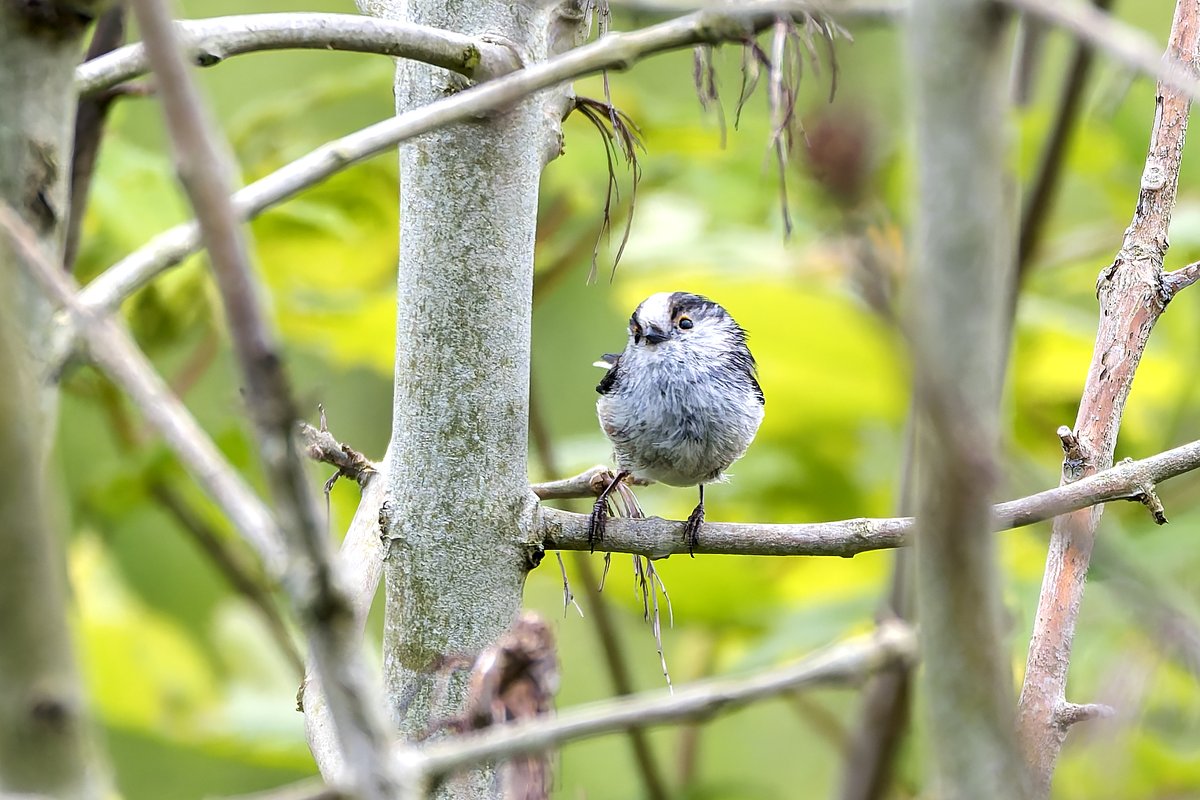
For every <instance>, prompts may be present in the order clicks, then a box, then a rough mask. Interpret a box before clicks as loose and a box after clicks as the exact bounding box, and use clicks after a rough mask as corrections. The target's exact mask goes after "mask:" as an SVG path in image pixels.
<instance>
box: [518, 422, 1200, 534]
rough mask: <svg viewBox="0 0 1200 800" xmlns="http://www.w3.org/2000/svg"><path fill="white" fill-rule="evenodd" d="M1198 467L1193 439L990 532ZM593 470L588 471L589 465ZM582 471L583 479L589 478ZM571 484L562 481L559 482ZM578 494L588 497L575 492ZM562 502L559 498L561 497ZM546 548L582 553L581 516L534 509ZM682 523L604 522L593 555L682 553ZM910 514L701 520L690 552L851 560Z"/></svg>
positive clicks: (903, 527) (1046, 499)
mask: <svg viewBox="0 0 1200 800" xmlns="http://www.w3.org/2000/svg"><path fill="white" fill-rule="evenodd" d="M1197 468H1200V441H1196V442H1192V443H1190V444H1186V445H1183V446H1182V447H1176V448H1175V449H1173V450H1167V451H1166V452H1163V453H1159V454H1158V455H1155V456H1151V457H1149V458H1144V459H1142V460H1140V461H1123V462H1122V463H1120V464H1118V465H1116V466H1114V467H1112V468H1111V469H1108V470H1105V471H1104V472H1099V473H1097V474H1095V475H1092V476H1090V477H1087V478H1083V479H1082V480H1078V481H1075V482H1074V483H1069V484H1066V485H1064V486H1058V487H1055V488H1053V489H1047V490H1046V491H1044V492H1039V493H1038V494H1034V495H1030V496H1028V497H1023V498H1021V499H1019V500H1010V501H1008V502H1006V503H999V504H997V505H996V506H995V519H994V524H995V529H996V530H1007V529H1009V528H1020V527H1022V526H1025V525H1032V524H1033V523H1035V522H1042V521H1044V520H1048V519H1051V518H1053V517H1056V516H1058V515H1059V514H1066V513H1068V512H1070V511H1077V510H1079V509H1081V508H1087V507H1088V506H1094V505H1096V504H1098V503H1107V502H1110V501H1113V500H1135V499H1136V500H1140V499H1141V496H1142V495H1143V494H1145V492H1146V489H1147V487H1153V486H1154V484H1156V483H1159V482H1161V481H1164V480H1167V479H1168V478H1173V477H1175V476H1176V475H1182V474H1183V473H1185V472H1190V471H1192V470H1194V469H1197ZM593 469H594V468H593ZM590 472H591V470H589V471H588V473H584V474H585V475H587V474H589V473H590ZM571 480H575V479H568V480H567V481H562V482H560V483H563V484H566V483H569V482H570V481H571ZM577 496H580V497H585V496H591V495H590V494H585V493H582V492H581V494H579V495H577ZM560 497H561V495H560ZM541 515H542V526H543V532H544V537H545V546H546V548H547V549H550V550H589V549H591V548H592V545H591V544H590V543H589V542H588V518H587V516H585V515H583V514H573V513H570V512H568V511H562V510H559V509H557V508H548V507H543V508H542V509H541ZM683 525H684V523H682V522H676V521H673V520H666V519H662V518H660V517H649V518H646V519H628V518H624V517H620V518H613V519H610V520H609V521H608V523H607V525H606V526H605V529H604V540H603V541H601V542H597V543H596V545H595V549H596V550H602V551H606V552H613V553H636V554H638V555H643V556H648V557H650V558H663V557H665V556H669V555H675V554H678V553H686V552H688V546H687V543H686V541H685V540H684V537H683ZM912 529H913V519H912V517H894V518H885V519H870V518H859V519H848V520H839V521H836V522H811V523H799V524H759V523H744V522H708V523H705V525H704V530H703V531H702V532H701V535H700V543H699V544H698V545H697V546H696V548H695V552H697V553H710V554H722V555H764V556H842V557H851V556H855V555H858V554H859V553H865V552H868V551H871V550H887V549H891V548H895V547H904V546H906V545H908V544H910V539H911V536H912Z"/></svg>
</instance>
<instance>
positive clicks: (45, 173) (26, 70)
mask: <svg viewBox="0 0 1200 800" xmlns="http://www.w3.org/2000/svg"><path fill="white" fill-rule="evenodd" d="M99 5H101V4H100V3H98V2H88V1H87V0H76V2H72V3H68V2H45V3H29V4H25V3H3V4H0V108H2V109H4V111H3V118H4V123H3V124H0V202H3V203H4V204H6V205H8V206H11V207H12V209H13V210H14V211H15V212H16V213H17V214H18V215H19V216H20V217H21V219H22V220H24V221H25V223H26V224H27V225H29V226H30V228H32V229H33V230H34V231H35V232H36V233H37V236H38V244H39V245H41V247H42V249H43V251H44V252H46V253H47V254H48V255H50V256H51V257H53V258H55V259H57V260H59V261H61V257H62V249H63V240H64V237H65V236H66V221H67V215H68V213H69V211H70V208H69V203H68V200H67V192H68V188H69V186H68V184H69V181H70V172H71V140H72V137H73V136H74V126H75V67H76V66H77V65H78V63H79V59H80V54H81V52H82V46H81V45H82V38H83V33H84V30H85V27H86V25H87V23H88V22H89V21H90V17H89V16H88V15H87V10H88V9H91V8H95V7H97V6H99ZM0 270H2V271H4V272H6V273H8V274H9V276H10V278H9V281H8V287H7V288H8V290H9V291H10V292H12V294H11V295H9V296H8V302H10V303H11V305H10V306H9V307H8V309H9V310H11V311H12V313H13V314H15V315H16V316H15V319H16V320H17V321H18V325H19V331H20V332H21V333H22V334H23V335H24V336H25V337H26V338H27V340H28V352H29V353H30V354H31V356H32V360H33V366H34V368H35V369H36V370H37V371H38V373H39V374H44V373H46V372H47V370H48V367H49V365H50V362H51V359H52V355H51V350H52V340H53V330H54V329H53V325H52V324H51V317H52V315H53V307H52V306H51V303H50V301H49V300H48V299H47V298H46V297H45V295H44V294H43V293H42V292H41V291H40V290H39V289H38V287H37V285H36V284H34V282H33V281H32V280H30V279H29V278H27V277H26V272H25V270H24V269H22V268H21V266H20V265H19V264H16V263H15V262H14V261H13V256H12V255H11V254H10V252H9V251H8V249H7V248H6V247H3V246H0ZM37 383H38V384H42V383H43V382H41V381H38V382H37ZM44 386H45V388H42V389H41V391H39V392H37V394H36V395H35V396H36V402H34V403H33V404H32V405H31V406H29V407H28V408H25V409H23V410H22V416H23V418H28V417H29V415H30V414H38V415H39V417H41V419H40V422H39V424H40V425H41V428H42V431H41V432H42V434H43V436H44V437H45V439H44V448H45V449H46V450H48V449H49V443H50V441H51V440H52V438H53V435H54V417H55V415H56V413H57V408H58V403H57V390H56V389H54V388H53V387H51V386H50V384H49V382H45V383H44Z"/></svg>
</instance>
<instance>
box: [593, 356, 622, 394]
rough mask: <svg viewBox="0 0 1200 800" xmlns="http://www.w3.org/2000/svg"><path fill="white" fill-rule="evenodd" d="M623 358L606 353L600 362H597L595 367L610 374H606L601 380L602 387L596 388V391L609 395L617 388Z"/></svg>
mask: <svg viewBox="0 0 1200 800" xmlns="http://www.w3.org/2000/svg"><path fill="white" fill-rule="evenodd" d="M620 365H621V356H620V354H619V353H605V354H604V355H603V357H601V359H600V360H599V361H596V362H595V366H597V367H604V368H606V369H607V370H608V372H606V373H604V377H603V378H601V379H600V385H598V386H597V387H596V391H597V392H599V393H600V394H608V393H609V392H611V391H612V390H613V389H615V388H617V381H618V380H619V379H620Z"/></svg>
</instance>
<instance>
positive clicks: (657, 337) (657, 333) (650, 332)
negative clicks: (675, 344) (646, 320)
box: [645, 325, 667, 344]
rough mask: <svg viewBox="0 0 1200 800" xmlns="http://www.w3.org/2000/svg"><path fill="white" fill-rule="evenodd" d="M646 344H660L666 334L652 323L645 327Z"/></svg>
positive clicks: (665, 337)
mask: <svg viewBox="0 0 1200 800" xmlns="http://www.w3.org/2000/svg"><path fill="white" fill-rule="evenodd" d="M645 339H646V344H662V343H663V342H665V341H666V340H667V335H666V334H665V333H663V332H662V331H661V330H659V329H658V328H656V327H654V326H653V325H651V326H649V327H648V328H646V335H645Z"/></svg>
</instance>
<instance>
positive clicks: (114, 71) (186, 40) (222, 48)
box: [75, 13, 520, 95]
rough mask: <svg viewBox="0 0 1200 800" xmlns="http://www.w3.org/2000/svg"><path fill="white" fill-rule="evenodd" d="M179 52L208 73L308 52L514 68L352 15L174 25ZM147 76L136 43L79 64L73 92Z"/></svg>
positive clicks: (460, 44)
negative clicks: (231, 61)
mask: <svg viewBox="0 0 1200 800" xmlns="http://www.w3.org/2000/svg"><path fill="white" fill-rule="evenodd" d="M175 27H176V30H177V32H178V35H179V38H180V40H181V44H182V45H183V47H184V50H185V52H186V53H187V54H188V56H189V57H190V58H191V61H192V62H193V63H194V64H196V65H197V66H201V67H211V66H213V65H214V64H219V63H221V62H222V61H224V60H225V59H227V58H229V57H230V56H237V55H242V54H244V53H254V52H258V51H263V50H285V49H312V50H346V51H350V52H356V53H376V54H379V55H384V56H393V57H396V58H411V59H415V60H417V61H424V62H425V63H427V64H432V65H434V66H435V67H442V68H444V69H448V70H451V71H452V72H457V73H459V74H460V75H465V76H467V77H468V78H471V79H473V80H486V79H489V78H495V77H497V76H499V75H503V74H505V73H507V72H512V71H513V70H515V69H518V68H519V67H520V63H519V61H518V59H517V57H516V55H515V54H514V53H513V52H512V50H510V49H509V48H508V47H506V46H505V45H502V44H497V43H493V42H488V41H485V40H483V39H478V38H475V37H471V36H464V35H463V34H461V33H454V32H451V31H445V30H441V29H440V28H432V27H430V26H428V25H414V24H412V23H407V22H395V21H390V20H383V19H377V18H375V17H365V16H359V15H357V14H311V13H287V14H241V15H237V16H231V17H211V18H209V19H200V20H186V21H181V22H178V23H176V26H175ZM149 71H150V65H149V62H148V60H147V59H146V49H145V47H143V46H142V44H141V43H137V44H131V45H128V46H126V47H122V48H120V49H118V50H114V51H113V52H111V53H108V54H107V55H104V56H101V57H99V58H95V59H92V60H91V61H87V62H85V63H83V64H81V65H80V66H79V67H78V68H77V69H76V70H75V88H76V89H78V90H79V93H80V94H81V95H87V94H93V93H95V92H98V91H101V90H103V89H107V88H109V87H112V86H116V85H117V84H120V83H124V82H125V81H128V80H131V79H133V78H136V77H138V76H140V75H144V74H146V73H147V72H149Z"/></svg>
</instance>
